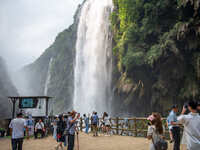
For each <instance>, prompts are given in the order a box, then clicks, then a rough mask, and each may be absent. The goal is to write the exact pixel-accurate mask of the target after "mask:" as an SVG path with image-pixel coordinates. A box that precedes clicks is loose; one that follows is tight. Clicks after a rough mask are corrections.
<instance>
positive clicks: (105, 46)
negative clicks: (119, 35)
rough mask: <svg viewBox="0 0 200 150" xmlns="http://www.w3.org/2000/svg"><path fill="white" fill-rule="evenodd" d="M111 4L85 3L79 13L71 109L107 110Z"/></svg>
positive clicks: (109, 1)
mask: <svg viewBox="0 0 200 150" xmlns="http://www.w3.org/2000/svg"><path fill="white" fill-rule="evenodd" d="M112 9H113V3H112V0H87V1H86V2H85V3H84V5H83V7H82V10H81V15H80V20H79V25H78V32H77V42H76V60H75V67H74V99H73V103H74V109H75V110H77V111H78V112H80V113H91V112H92V111H97V112H103V111H108V112H109V110H110V108H109V104H110V103H109V102H110V99H111V98H112V96H111V95H112V94H111V76H112V34H111V30H110V20H109V17H110V14H111V12H112Z"/></svg>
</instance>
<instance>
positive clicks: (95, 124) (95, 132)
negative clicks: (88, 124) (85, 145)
mask: <svg viewBox="0 0 200 150" xmlns="http://www.w3.org/2000/svg"><path fill="white" fill-rule="evenodd" d="M91 120H92V129H93V136H98V124H99V117H98V115H97V112H94V114H93V115H92V119H91Z"/></svg>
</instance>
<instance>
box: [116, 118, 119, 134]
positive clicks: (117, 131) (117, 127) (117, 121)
mask: <svg viewBox="0 0 200 150" xmlns="http://www.w3.org/2000/svg"><path fill="white" fill-rule="evenodd" d="M116 134H117V135H118V134H119V117H117V118H116Z"/></svg>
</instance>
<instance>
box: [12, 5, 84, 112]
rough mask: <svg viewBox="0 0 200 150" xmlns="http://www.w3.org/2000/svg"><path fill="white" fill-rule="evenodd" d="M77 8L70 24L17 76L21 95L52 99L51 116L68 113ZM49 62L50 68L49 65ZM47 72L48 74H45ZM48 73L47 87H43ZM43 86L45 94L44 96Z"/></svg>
mask: <svg viewBox="0 0 200 150" xmlns="http://www.w3.org/2000/svg"><path fill="white" fill-rule="evenodd" d="M80 9H81V5H79V7H78V10H77V12H76V14H75V16H74V23H73V24H72V25H71V26H70V27H69V28H68V29H66V30H64V31H63V32H61V33H59V34H58V36H57V37H56V39H55V42H54V43H53V44H52V45H51V46H50V47H49V48H48V49H46V50H45V52H44V53H43V54H42V55H41V56H40V57H39V58H38V59H37V60H36V61H35V62H34V63H32V64H30V65H28V66H26V67H24V68H23V69H22V70H21V71H20V72H19V76H18V82H16V84H17V85H19V84H22V83H23V85H22V86H21V87H19V88H20V89H19V91H20V94H21V95H45V94H47V95H48V96H52V97H53V101H52V104H53V105H54V106H53V108H54V109H53V110H54V113H56V114H57V113H60V112H64V111H67V110H68V109H71V107H72V97H73V65H74V58H75V45H76V34H77V26H78V18H79V13H80ZM50 61H52V62H51V67H49V63H50ZM49 69H50V70H49ZM48 72H49V73H50V76H51V78H50V81H49V84H48V85H46V80H47V78H48ZM45 85H46V86H48V87H46V88H47V89H46V90H47V93H45Z"/></svg>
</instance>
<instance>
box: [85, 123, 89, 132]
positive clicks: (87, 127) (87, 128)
mask: <svg viewBox="0 0 200 150" xmlns="http://www.w3.org/2000/svg"><path fill="white" fill-rule="evenodd" d="M85 126H86V127H85V133H88V130H89V124H86V125H85Z"/></svg>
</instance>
